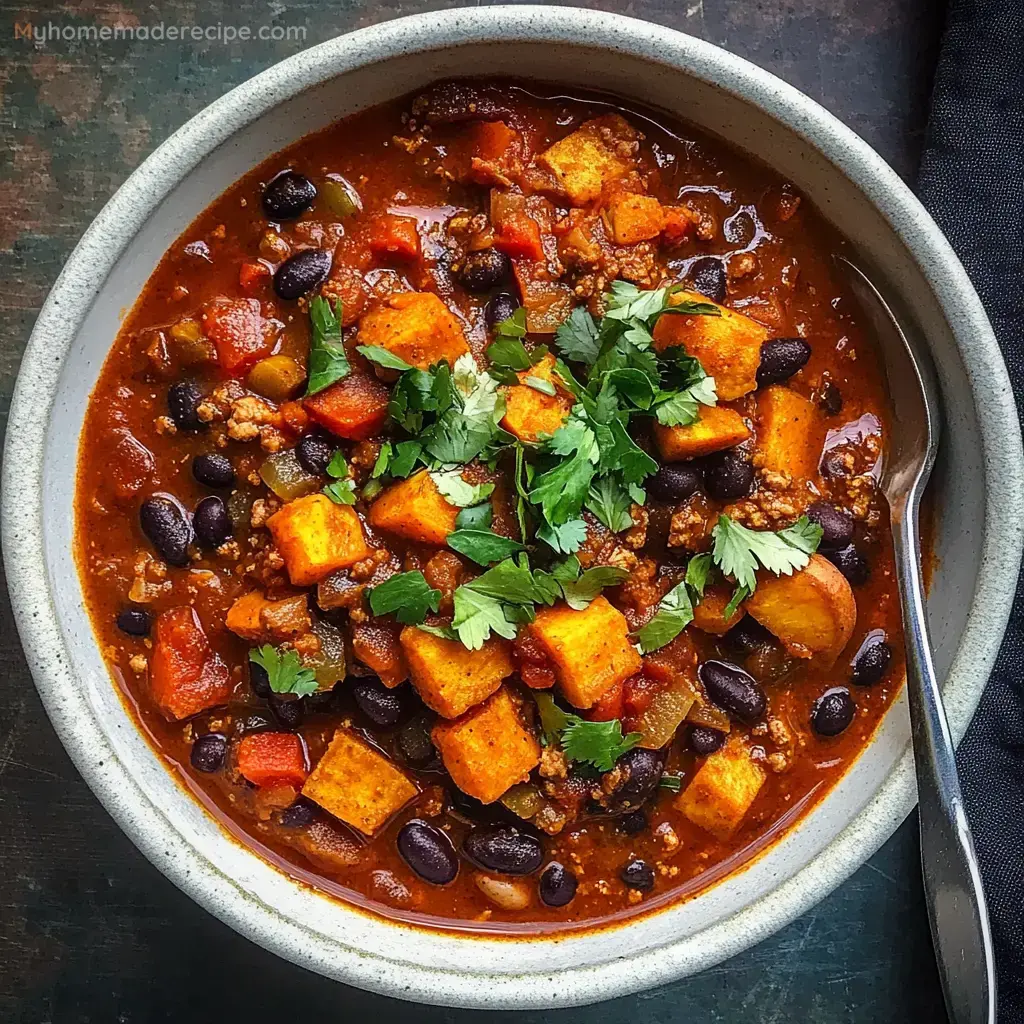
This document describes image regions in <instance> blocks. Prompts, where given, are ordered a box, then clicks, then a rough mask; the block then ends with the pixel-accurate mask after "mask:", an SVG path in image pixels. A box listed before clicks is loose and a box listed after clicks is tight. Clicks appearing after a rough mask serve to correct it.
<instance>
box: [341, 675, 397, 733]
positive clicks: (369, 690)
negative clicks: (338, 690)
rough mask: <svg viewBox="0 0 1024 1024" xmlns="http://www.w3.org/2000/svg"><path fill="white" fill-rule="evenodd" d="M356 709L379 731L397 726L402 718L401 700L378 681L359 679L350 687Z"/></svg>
mask: <svg viewBox="0 0 1024 1024" xmlns="http://www.w3.org/2000/svg"><path fill="white" fill-rule="evenodd" d="M352 696H353V698H354V699H355V702H356V707H357V708H359V710H360V711H361V712H362V713H363V714H364V715H366V717H367V718H368V719H369V720H370V721H371V722H373V724H374V725H376V726H377V727H378V728H380V729H390V728H392V727H393V726H396V725H398V723H399V721H400V720H401V718H402V699H401V697H400V696H399V695H398V694H397V693H396V692H395V691H394V690H389V689H388V688H387V687H386V686H385V685H384V684H383V683H382V682H381V681H380V680H379V679H374V678H373V677H369V678H366V679H360V680H359V681H358V682H356V683H355V684H353V686H352Z"/></svg>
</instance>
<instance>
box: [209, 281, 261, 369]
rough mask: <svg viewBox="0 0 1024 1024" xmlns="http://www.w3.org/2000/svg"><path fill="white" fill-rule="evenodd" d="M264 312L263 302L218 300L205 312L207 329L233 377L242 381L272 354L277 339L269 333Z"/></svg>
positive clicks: (219, 361)
mask: <svg viewBox="0 0 1024 1024" xmlns="http://www.w3.org/2000/svg"><path fill="white" fill-rule="evenodd" d="M261 308H262V307H261V306H260V300H259V299H214V301H213V302H210V303H208V304H207V306H206V308H205V309H204V310H203V329H204V330H205V332H206V336H207V337H208V338H209V339H210V341H212V342H213V344H214V347H215V348H216V349H217V363H218V365H219V366H220V368H221V370H223V371H224V373H225V374H226V375H227V376H229V377H241V376H242V375H244V374H245V372H246V371H247V370H248V369H249V368H250V367H251V366H252V365H253V363H255V362H258V361H259V360H260V359H262V358H263V357H264V356H266V355H269V354H270V349H271V347H272V345H273V341H274V338H273V335H272V334H271V333H270V332H268V331H267V330H266V328H267V323H266V321H265V320H264V319H263V314H262V312H261Z"/></svg>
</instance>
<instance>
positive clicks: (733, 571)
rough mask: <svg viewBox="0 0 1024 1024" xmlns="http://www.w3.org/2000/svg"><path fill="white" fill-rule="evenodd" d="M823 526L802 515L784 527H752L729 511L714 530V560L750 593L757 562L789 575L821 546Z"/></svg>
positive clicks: (776, 572) (781, 574)
mask: <svg viewBox="0 0 1024 1024" xmlns="http://www.w3.org/2000/svg"><path fill="white" fill-rule="evenodd" d="M821 534H822V530H821V527H820V526H819V525H818V524H817V523H812V522H811V521H810V520H809V519H808V518H807V516H801V517H800V518H799V519H798V520H797V521H796V523H795V524H794V525H793V526H790V527H787V528H786V529H785V530H779V531H777V532H773V531H771V530H751V529H749V528H748V527H746V526H743V525H742V524H741V523H737V522H735V521H734V520H732V519H730V518H729V517H728V516H726V515H721V516H719V517H718V523H717V525H716V526H715V528H714V529H713V530H712V531H711V535H712V537H713V538H714V542H715V546H714V549H713V551H712V555H713V557H714V560H715V564H716V565H717V566H718V567H719V568H720V569H721V570H722V572H723V573H725V575H726V576H732V577H733V579H735V580H736V582H737V584H738V585H739V586H741V587H745V588H746V590H747V593H748V594H752V593H753V592H754V590H755V589H756V588H757V576H756V571H757V567H758V564H760V565H761V566H762V567H763V568H765V569H767V570H768V571H769V572H773V573H775V574H776V575H777V576H789V575H791V574H792V573H793V572H794V571H796V570H797V569H802V568H804V566H805V565H807V563H808V562H809V561H810V557H811V555H812V554H814V552H815V551H817V550H818V544H819V543H820V541H821Z"/></svg>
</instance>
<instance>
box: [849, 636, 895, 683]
mask: <svg viewBox="0 0 1024 1024" xmlns="http://www.w3.org/2000/svg"><path fill="white" fill-rule="evenodd" d="M890 661H892V648H891V647H890V646H889V645H888V644H887V643H886V642H885V634H884V633H883V632H882V631H881V630H880V629H878V630H873V631H872V632H871V633H869V634H868V637H867V639H866V640H865V641H864V643H862V644H861V645H860V650H859V651H858V652H857V653H856V654H855V655H854V658H853V663H852V664H851V668H852V670H853V671H852V672H851V673H850V682H852V683H856V684H857V685H858V686H871V685H872V684H873V683H877V682H878V680H879V679H881V678H882V676H884V675H885V673H886V672H887V671H888V668H889V662H890Z"/></svg>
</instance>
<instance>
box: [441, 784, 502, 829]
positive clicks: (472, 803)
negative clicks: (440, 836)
mask: <svg viewBox="0 0 1024 1024" xmlns="http://www.w3.org/2000/svg"><path fill="white" fill-rule="evenodd" d="M448 803H449V809H450V810H451V812H452V814H454V815H455V816H456V817H457V818H462V819H463V820H464V821H468V822H471V823H473V824H477V823H480V822H486V823H488V824H492V823H494V822H495V821H497V820H499V819H500V817H501V812H502V810H503V809H504V805H502V804H483V803H481V802H480V801H479V800H477V798H476V797H475V796H470V795H469V794H468V793H463V792H462V790H461V789H459V787H458V786H456V785H454V784H453V785H452V786H450V787H449V789H448Z"/></svg>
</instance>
